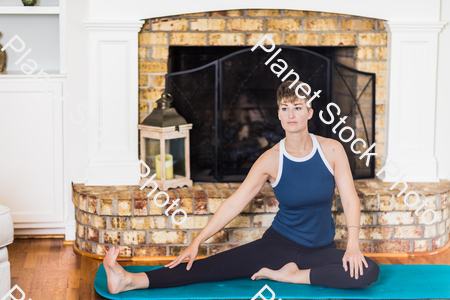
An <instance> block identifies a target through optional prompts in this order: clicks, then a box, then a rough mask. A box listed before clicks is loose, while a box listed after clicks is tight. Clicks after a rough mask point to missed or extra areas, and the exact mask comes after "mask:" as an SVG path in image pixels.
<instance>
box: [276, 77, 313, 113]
mask: <svg viewBox="0 0 450 300" xmlns="http://www.w3.org/2000/svg"><path fill="white" fill-rule="evenodd" d="M292 83H294V81H292V80H289V81H285V82H283V83H282V84H281V85H280V86H279V87H278V90H277V104H278V107H280V106H281V104H283V102H287V103H295V102H298V101H299V100H300V101H301V100H303V101H305V104H306V102H308V101H309V99H311V96H309V95H306V94H305V93H303V91H302V90H301V89H299V90H298V91H299V95H300V96H305V98H303V99H302V98H299V97H298V96H297V95H296V94H295V89H296V88H297V87H298V86H299V85H300V84H302V83H304V82H303V81H297V82H295V84H294V85H293V86H292V88H289V86H290V85H291V84H292ZM312 102H314V101H312ZM312 102H311V103H310V105H311V107H308V110H309V109H311V108H312Z"/></svg>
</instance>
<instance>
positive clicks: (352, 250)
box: [342, 245, 369, 279]
mask: <svg viewBox="0 0 450 300" xmlns="http://www.w3.org/2000/svg"><path fill="white" fill-rule="evenodd" d="M347 262H349V263H350V277H352V278H353V274H355V279H358V278H359V275H358V269H359V271H360V273H361V275H363V262H364V265H365V266H366V268H368V267H369V264H367V261H366V258H365V257H364V255H363V254H362V253H361V251H360V250H359V245H353V246H350V245H349V246H347V251H345V253H344V257H343V258H342V263H343V266H344V270H345V272H347V271H348V270H347Z"/></svg>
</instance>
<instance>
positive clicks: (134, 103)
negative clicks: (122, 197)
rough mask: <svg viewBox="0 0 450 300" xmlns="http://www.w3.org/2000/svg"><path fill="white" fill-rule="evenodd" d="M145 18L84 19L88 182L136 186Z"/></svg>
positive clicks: (90, 183) (88, 183)
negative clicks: (86, 35)
mask: <svg viewBox="0 0 450 300" xmlns="http://www.w3.org/2000/svg"><path fill="white" fill-rule="evenodd" d="M143 23H144V21H113V20H108V21H97V20H94V21H91V20H88V21H84V24H85V26H86V28H87V29H88V30H89V72H88V76H89V78H88V80H89V100H88V102H89V104H88V110H89V127H88V128H89V135H88V143H89V160H88V166H87V175H86V178H87V180H86V182H85V184H86V185H137V184H138V182H139V165H138V130H137V124H138V86H139V85H138V32H139V30H140V28H141V26H142V24H143Z"/></svg>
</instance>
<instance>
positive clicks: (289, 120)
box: [278, 99, 313, 133]
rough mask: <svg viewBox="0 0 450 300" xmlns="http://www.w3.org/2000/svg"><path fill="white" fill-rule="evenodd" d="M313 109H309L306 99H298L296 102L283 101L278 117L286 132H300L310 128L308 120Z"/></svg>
mask: <svg viewBox="0 0 450 300" xmlns="http://www.w3.org/2000/svg"><path fill="white" fill-rule="evenodd" d="M312 115H313V110H312V109H310V110H309V111H308V107H307V106H306V101H304V100H301V99H298V101H296V102H295V103H287V102H282V104H281V105H280V108H279V109H278V119H280V121H281V126H283V128H284V130H285V131H286V132H291V133H294V132H300V131H303V130H305V129H308V120H309V119H311V118H312Z"/></svg>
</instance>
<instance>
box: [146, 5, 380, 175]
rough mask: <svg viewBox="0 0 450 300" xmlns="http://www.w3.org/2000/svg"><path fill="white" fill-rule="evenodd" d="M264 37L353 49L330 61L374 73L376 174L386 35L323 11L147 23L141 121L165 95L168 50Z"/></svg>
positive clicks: (366, 22) (373, 24) (369, 24)
mask: <svg viewBox="0 0 450 300" xmlns="http://www.w3.org/2000/svg"><path fill="white" fill-rule="evenodd" d="M264 34H268V35H269V36H270V37H271V38H272V40H273V41H274V42H275V43H276V44H277V45H286V46H312V47H321V46H350V47H351V46H353V47H356V51H355V52H354V55H353V57H348V56H347V57H346V56H345V55H342V56H339V57H333V58H334V59H336V60H338V61H339V62H341V63H343V64H346V65H348V66H350V67H353V68H356V69H358V70H360V71H366V72H372V73H376V74H377V75H376V122H375V127H376V130H375V141H376V144H377V153H378V154H379V155H380V156H378V157H377V158H376V160H375V161H376V169H379V168H380V167H381V156H382V155H383V154H384V132H385V130H384V129H385V119H384V118H385V105H386V58H387V56H386V55H387V54H386V53H387V33H386V30H385V28H384V25H383V22H382V20H377V19H369V18H362V17H357V16H350V15H342V14H333V13H325V12H311V11H294V10H259V9H257V10H252V9H248V10H231V11H216V12H204V13H197V14H187V15H179V16H171V17H165V18H156V19H149V20H146V21H145V24H144V26H143V28H142V30H141V32H140V33H139V119H140V121H142V120H143V119H144V118H145V117H146V116H147V115H148V114H149V113H150V112H151V109H152V107H153V105H154V103H155V100H157V99H158V98H159V97H160V95H161V93H162V92H163V91H164V88H165V85H166V83H165V78H164V75H165V74H166V73H167V62H168V56H169V47H170V46H254V45H255V44H256V43H257V42H258V41H259V40H260V39H261V38H262V37H263V36H264ZM361 85H362V84H359V86H360V87H361ZM364 96H367V95H366V94H365V95H364ZM361 109H362V110H363V114H364V113H368V112H366V111H368V110H370V106H369V105H364V104H363V105H361ZM359 122H360V120H359ZM368 125H369V126H371V124H368ZM357 126H360V124H357ZM360 127H362V126H360Z"/></svg>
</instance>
